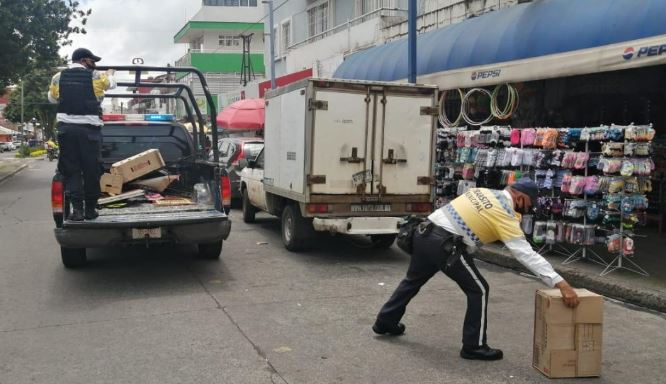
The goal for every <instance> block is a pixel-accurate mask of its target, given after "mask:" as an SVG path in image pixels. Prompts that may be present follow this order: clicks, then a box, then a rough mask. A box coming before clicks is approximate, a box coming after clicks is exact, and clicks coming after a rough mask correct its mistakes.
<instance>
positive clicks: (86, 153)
mask: <svg viewBox="0 0 666 384" xmlns="http://www.w3.org/2000/svg"><path fill="white" fill-rule="evenodd" d="M58 142H59V145H60V155H59V157H58V170H59V171H60V173H61V174H62V176H63V181H64V185H65V194H66V196H67V197H68V198H69V200H70V201H71V202H72V204H73V205H74V208H76V209H80V208H82V206H83V200H84V199H85V201H86V204H88V205H93V207H94V206H95V205H96V204H97V199H98V198H99V197H100V195H101V191H100V185H99V180H100V177H101V170H102V164H101V142H102V134H101V127H99V126H95V125H88V124H67V123H58Z"/></svg>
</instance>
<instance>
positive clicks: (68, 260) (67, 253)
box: [60, 247, 88, 268]
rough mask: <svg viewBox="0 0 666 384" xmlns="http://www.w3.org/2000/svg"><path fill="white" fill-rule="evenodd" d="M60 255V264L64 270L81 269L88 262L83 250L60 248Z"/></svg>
mask: <svg viewBox="0 0 666 384" xmlns="http://www.w3.org/2000/svg"><path fill="white" fill-rule="evenodd" d="M60 255H61V256H62V263H63V264H64V265H65V268H78V267H82V266H84V265H85V263H86V261H87V260H88V258H87V257H86V249H85V248H63V247H60Z"/></svg>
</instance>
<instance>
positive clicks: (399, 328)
mask: <svg viewBox="0 0 666 384" xmlns="http://www.w3.org/2000/svg"><path fill="white" fill-rule="evenodd" d="M405 328H406V327H405V324H403V323H398V324H391V325H388V324H385V323H380V322H379V321H375V325H373V326H372V330H373V331H375V333H376V334H378V335H385V334H387V333H388V334H389V335H392V336H398V335H402V334H403V333H405Z"/></svg>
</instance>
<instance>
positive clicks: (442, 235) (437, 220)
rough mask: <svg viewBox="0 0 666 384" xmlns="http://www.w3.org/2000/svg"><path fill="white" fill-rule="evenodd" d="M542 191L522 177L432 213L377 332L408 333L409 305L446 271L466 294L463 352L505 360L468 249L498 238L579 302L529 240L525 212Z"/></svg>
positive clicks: (472, 191)
mask: <svg viewBox="0 0 666 384" xmlns="http://www.w3.org/2000/svg"><path fill="white" fill-rule="evenodd" d="M537 196H538V190H537V185H536V184H535V183H534V181H532V180H530V179H528V178H523V179H520V180H519V181H517V182H516V183H515V184H513V185H512V186H509V187H507V188H506V189H504V190H503V191H498V190H491V189H485V188H472V189H470V190H469V191H467V192H466V193H464V194H463V195H461V196H459V197H457V198H456V199H454V200H453V201H451V202H450V203H449V204H447V205H445V206H444V207H442V208H440V209H438V210H437V211H435V212H433V213H432V214H431V215H430V216H429V217H428V220H429V221H428V222H427V224H426V225H423V224H422V227H420V228H419V229H417V230H416V231H415V234H414V238H413V252H412V258H411V262H410V264H409V269H408V270H407V276H406V277H405V278H404V279H403V280H402V282H400V285H399V286H398V287H397V288H396V290H395V292H394V293H393V295H392V296H391V298H390V299H389V300H388V302H387V303H386V304H384V306H383V307H382V309H381V310H380V311H379V314H378V315H377V321H376V322H375V324H374V326H373V327H372V329H373V330H374V331H375V333H378V334H390V335H400V334H402V333H404V332H405V325H404V324H402V323H401V322H400V319H401V318H402V316H403V315H404V314H405V310H406V308H407V304H409V301H410V300H411V299H412V298H414V296H416V294H417V293H418V292H419V290H420V289H421V287H422V286H423V285H424V284H425V283H426V282H428V280H429V279H430V278H431V277H433V276H434V275H435V274H436V273H437V272H438V271H442V272H444V274H446V276H448V277H450V278H451V279H452V280H453V281H455V282H456V283H457V284H458V286H459V287H460V288H461V289H462V290H463V292H465V295H466V296H467V313H466V314H465V322H464V325H463V338H462V344H463V347H462V350H461V351H460V356H461V357H463V358H465V359H475V360H499V359H501V358H502V357H503V356H504V355H503V353H502V351H501V350H499V349H494V348H490V347H489V346H488V344H487V342H486V327H487V313H488V294H489V292H490V287H489V286H488V283H487V282H486V280H485V279H484V278H483V276H481V273H479V270H478V269H477V268H476V266H475V265H474V261H473V259H472V258H471V257H470V255H469V252H468V251H467V249H466V247H467V248H468V249H471V250H473V249H475V247H476V246H479V245H482V244H487V243H492V242H495V241H498V240H500V241H502V242H503V243H504V244H505V245H506V247H507V248H508V249H509V251H510V252H511V253H512V254H513V255H514V257H516V259H518V261H520V262H521V263H522V264H523V265H525V266H526V267H527V268H528V269H529V270H530V271H531V272H532V273H534V274H535V275H536V276H538V277H539V278H540V279H541V280H542V281H543V282H544V283H545V284H546V285H548V286H549V287H557V288H559V289H560V291H561V293H562V296H563V298H564V302H565V304H566V305H567V306H570V307H575V306H576V305H578V296H577V295H576V292H575V291H574V290H573V289H572V288H571V286H570V285H569V284H568V283H567V282H566V281H564V279H563V278H562V277H560V275H558V274H557V273H556V272H555V270H554V269H553V267H552V266H551V265H550V263H548V261H546V259H544V258H543V257H542V256H541V255H539V254H538V253H537V252H535V251H534V250H533V249H532V247H531V246H530V244H529V243H528V242H527V240H525V235H524V234H523V231H522V229H521V226H520V217H521V216H520V214H524V213H528V212H530V211H531V208H532V207H533V206H534V204H535V203H536V200H537ZM507 326H514V325H507Z"/></svg>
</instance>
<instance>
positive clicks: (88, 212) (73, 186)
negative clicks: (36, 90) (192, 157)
mask: <svg viewBox="0 0 666 384" xmlns="http://www.w3.org/2000/svg"><path fill="white" fill-rule="evenodd" d="M100 60H101V58H100V57H98V56H95V55H93V53H92V52H90V50H88V49H85V48H79V49H76V50H75V51H74V52H73V53H72V63H71V64H70V65H69V68H68V69H65V70H64V71H62V72H60V73H58V74H56V75H55V76H53V79H52V80H51V85H50V87H49V92H48V98H49V101H50V102H52V103H57V104H58V113H57V116H56V120H57V122H58V124H57V127H58V142H59V144H60V157H59V159H58V170H59V171H60V173H61V174H62V175H63V177H64V184H65V193H66V194H67V197H68V199H69V201H71V202H72V208H73V210H72V213H71V214H70V215H69V219H70V220H74V221H81V220H84V218H85V219H86V220H92V219H95V218H96V217H97V216H98V214H97V210H96V209H95V207H96V205H97V199H98V198H99V196H100V186H99V179H100V176H101V164H100V150H101V141H102V134H101V129H102V125H103V123H102V119H101V116H102V107H101V103H102V100H103V98H104V91H106V90H108V89H112V88H115V87H116V82H115V80H114V77H113V74H114V71H113V70H109V71H107V72H106V73H103V72H99V71H95V70H94V69H95V63H96V62H98V61H100ZM84 201H85V210H84Z"/></svg>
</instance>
